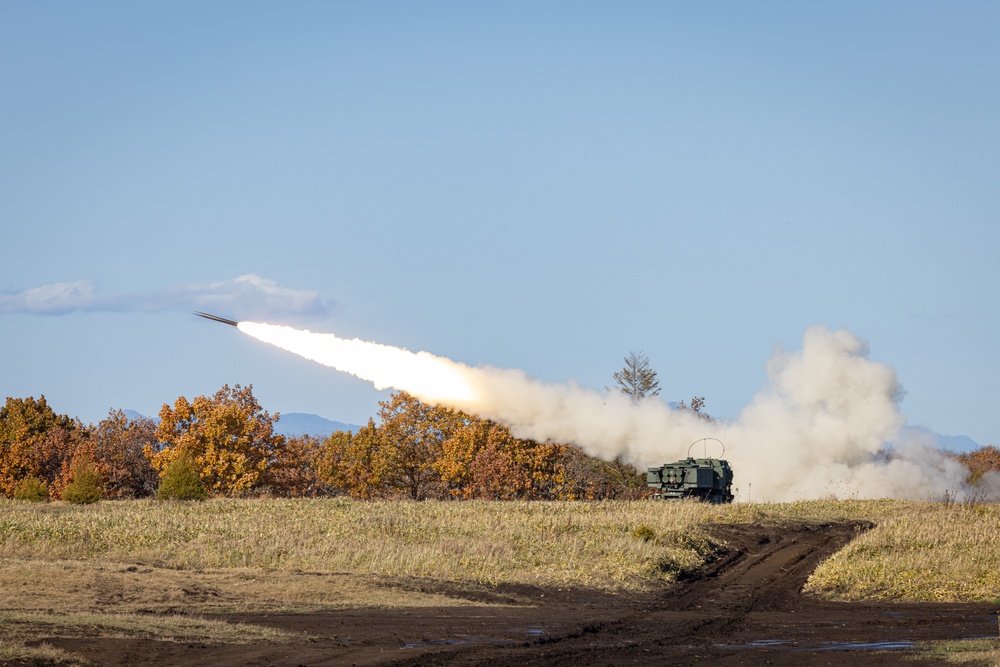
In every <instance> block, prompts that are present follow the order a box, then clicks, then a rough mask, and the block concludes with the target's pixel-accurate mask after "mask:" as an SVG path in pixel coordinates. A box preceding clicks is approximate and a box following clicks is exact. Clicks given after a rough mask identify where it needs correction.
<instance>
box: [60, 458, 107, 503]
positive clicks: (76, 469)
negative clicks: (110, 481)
mask: <svg viewBox="0 0 1000 667" xmlns="http://www.w3.org/2000/svg"><path fill="white" fill-rule="evenodd" d="M71 471H72V472H71V477H70V482H69V484H67V485H66V488H65V489H63V492H62V499H63V500H65V501H66V502H68V503H73V504H74V505H88V504H90V503H96V502H97V501H98V500H100V499H101V498H102V497H103V496H104V489H102V488H101V475H100V473H98V472H97V469H96V468H95V467H94V464H92V463H91V462H90V461H80V462H75V463H73V467H72V468H71Z"/></svg>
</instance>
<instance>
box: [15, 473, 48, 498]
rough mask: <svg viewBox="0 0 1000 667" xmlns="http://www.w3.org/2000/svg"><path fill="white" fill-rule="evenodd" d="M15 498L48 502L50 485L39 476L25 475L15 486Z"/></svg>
mask: <svg viewBox="0 0 1000 667" xmlns="http://www.w3.org/2000/svg"><path fill="white" fill-rule="evenodd" d="M14 498H15V499H17V500H27V501H30V502H33V503H43V502H48V500H49V485H48V484H46V483H45V482H43V481H42V480H40V479H38V478H37V477H25V478H24V479H22V480H21V481H20V482H18V483H17V486H16V487H14Z"/></svg>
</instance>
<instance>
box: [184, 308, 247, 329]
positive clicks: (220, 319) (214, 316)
mask: <svg viewBox="0 0 1000 667" xmlns="http://www.w3.org/2000/svg"><path fill="white" fill-rule="evenodd" d="M194 314H195V315H197V316H198V317H204V318H205V319H206V320H215V321H216V322H222V323H223V324H228V325H229V326H231V327H235V326H236V325H237V324H239V322H233V321H232V320H227V319H226V318H224V317H219V316H218V315H209V314H208V313H200V312H198V311H197V310H196V311H194Z"/></svg>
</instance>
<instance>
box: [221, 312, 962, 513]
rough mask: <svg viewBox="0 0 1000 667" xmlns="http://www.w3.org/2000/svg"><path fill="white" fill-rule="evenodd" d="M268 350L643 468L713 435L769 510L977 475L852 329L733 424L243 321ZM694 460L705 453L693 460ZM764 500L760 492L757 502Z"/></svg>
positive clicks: (776, 362) (774, 375) (827, 340)
mask: <svg viewBox="0 0 1000 667" xmlns="http://www.w3.org/2000/svg"><path fill="white" fill-rule="evenodd" d="M239 329H240V330H241V331H243V332H244V333H247V334H249V335H251V336H253V337H255V338H257V339H259V340H262V341H264V342H266V343H270V344H272V345H275V346H277V347H280V348H282V349H285V350H288V351H290V352H294V353H295V354H298V355H300V356H303V357H305V358H307V359H311V360H313V361H316V362H319V363H321V364H324V365H327V366H330V367H332V368H335V369H337V370H340V371H343V372H346V373H350V374H352V375H355V376H357V377H360V378H362V379H365V380H368V381H370V382H372V383H373V384H374V385H375V387H376V388H378V389H385V388H389V387H392V388H395V389H400V390H403V391H406V392H408V393H410V394H412V395H414V396H416V397H417V398H420V399H421V400H423V401H425V402H428V403H436V404H442V405H447V406H449V407H452V408H456V409H459V410H464V411H466V412H469V413H471V414H477V415H479V416H481V417H484V418H487V419H492V420H495V421H498V422H502V423H504V424H507V425H508V426H509V427H510V428H511V431H512V432H513V433H514V434H515V435H516V436H518V437H521V438H531V439H534V440H539V441H545V440H552V441H557V442H565V443H573V444H576V445H578V446H580V447H582V448H583V449H584V450H585V451H586V452H587V453H589V454H591V455H594V456H599V457H602V458H606V459H610V458H614V457H616V456H620V457H622V458H623V459H624V460H626V461H628V462H631V463H634V464H635V465H636V466H637V467H638V468H639V469H640V470H642V469H644V468H645V467H647V466H652V465H661V464H663V463H667V462H669V461H673V460H676V459H679V458H683V457H684V456H685V455H686V454H687V451H688V446H689V445H690V444H691V443H692V442H694V441H696V440H698V439H700V438H704V437H715V438H719V439H720V440H724V441H725V442H726V448H727V451H726V456H727V458H728V459H729V461H730V462H731V463H732V465H733V469H734V471H735V474H736V481H735V486H736V487H738V488H739V490H740V493H739V496H741V497H743V498H744V499H752V500H755V501H765V500H796V499H807V498H818V497H824V496H829V495H836V496H839V497H844V496H851V497H858V498H881V497H892V498H917V499H930V498H940V497H943V495H944V494H945V493H950V494H958V495H959V496H961V494H962V493H963V492H965V491H967V489H966V488H965V484H964V481H963V480H964V479H965V476H966V474H967V471H966V470H965V468H964V467H963V466H961V465H960V464H958V463H957V462H956V461H954V460H952V459H950V458H947V457H946V456H944V455H943V454H942V453H941V452H939V451H938V450H936V449H934V448H932V447H928V446H926V445H920V444H919V443H901V444H899V445H898V446H896V447H894V448H893V450H892V453H891V454H890V455H887V454H886V450H885V449H884V446H885V443H886V442H891V441H893V440H894V439H895V438H896V437H897V436H898V434H899V432H900V429H901V427H902V426H903V424H904V420H903V417H902V416H901V414H900V412H899V401H900V399H901V397H902V393H903V392H902V390H901V388H900V386H899V383H898V381H897V379H896V374H895V371H894V370H893V369H892V368H891V367H889V366H887V365H885V364H881V363H878V362H874V361H871V360H870V359H868V349H867V346H866V345H865V344H864V343H863V342H862V341H861V340H860V339H858V338H857V337H856V336H855V335H854V334H852V333H850V332H849V331H846V330H840V331H830V330H828V329H826V328H824V327H813V328H810V329H809V330H808V331H807V332H806V334H805V337H804V339H803V346H802V349H801V350H800V351H797V352H793V353H786V352H781V351H779V352H778V353H776V354H775V356H774V357H773V358H772V359H771V361H770V362H769V363H768V367H767V371H768V377H769V383H768V386H767V387H765V388H764V389H763V390H761V391H760V392H759V393H758V394H757V396H755V397H754V399H753V401H752V402H751V403H750V405H749V406H747V407H746V408H745V409H744V410H743V411H742V413H741V414H740V416H739V417H738V418H737V419H736V420H735V421H733V422H707V421H705V420H703V419H701V418H699V417H698V416H696V415H694V414H693V413H691V412H690V411H677V410H673V409H671V408H670V407H668V406H667V405H666V404H665V403H663V402H662V401H660V400H658V399H655V398H653V399H644V400H642V401H639V402H638V403H635V402H633V401H632V400H630V399H629V398H628V397H627V396H625V395H623V394H621V393H620V392H616V391H608V392H604V393H599V392H595V391H593V390H590V389H587V388H584V387H580V386H578V385H576V384H574V383H569V384H550V383H545V382H541V381H538V380H535V379H532V378H530V377H528V376H527V375H526V374H525V373H524V372H523V371H520V370H509V369H498V368H491V367H486V366H480V367H476V368H472V367H469V366H466V365H464V364H461V363H457V362H454V361H451V360H449V359H444V358H441V357H436V356H434V355H432V354H429V353H427V352H418V353H413V352H409V351H408V350H403V349H400V348H395V347H390V346H386V345H380V344H377V343H370V342H365V341H361V340H357V339H354V340H345V339H342V338H338V337H337V336H334V335H333V334H321V333H312V332H309V331H302V330H297V329H292V328H290V327H284V326H275V325H269V324H259V323H254V322H240V323H239ZM692 454H693V455H698V454H696V453H694V452H692ZM751 490H752V493H750V491H751Z"/></svg>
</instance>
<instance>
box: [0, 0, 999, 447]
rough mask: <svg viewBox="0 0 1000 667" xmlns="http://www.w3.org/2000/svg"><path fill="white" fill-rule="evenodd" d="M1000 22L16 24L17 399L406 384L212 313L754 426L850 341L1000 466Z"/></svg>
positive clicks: (288, 15) (543, 9) (662, 7)
mask: <svg viewBox="0 0 1000 667" xmlns="http://www.w3.org/2000/svg"><path fill="white" fill-rule="evenodd" d="M997 34H1000V5H997V4H996V3H994V2H960V3H942V2H919V1H910V0H907V1H905V2H837V3H802V2H765V3H746V2H735V1H734V2H685V3H672V2H649V3H645V2H616V3H610V2H609V3H588V2H566V3H562V2H547V3H546V2H543V3H536V2H531V3H517V2H505V3H492V4H487V3H460V2H454V3H448V2H421V3H413V2H364V3H362V2H354V3H349V2H339V3H329V2H297V3H265V2H242V1H241V2H212V3H201V2H198V3H196V2H170V3H130V2H96V1H95V2H87V3H75V2H5V3H3V4H0V90H3V93H2V99H3V104H0V146H2V150H0V231H2V236H0V246H2V249H3V252H2V257H3V260H2V263H0V346H2V349H3V351H4V353H3V356H2V361H0V390H2V391H3V392H4V395H5V396H17V397H22V396H29V395H33V396H37V395H39V394H45V395H46V397H47V398H48V399H49V402H50V403H51V404H52V405H53V407H54V408H55V409H56V410H57V411H59V412H63V413H68V414H70V415H72V416H78V417H80V418H81V419H82V420H83V421H85V422H89V421H97V420H99V419H101V418H103V417H104V416H106V415H107V412H108V410H109V409H110V408H131V409H135V410H138V411H140V412H144V413H146V414H155V413H156V412H157V411H158V410H159V407H160V406H161V405H162V404H163V403H165V402H170V403H172V402H173V401H174V400H175V399H176V398H177V397H178V396H180V395H184V396H188V397H193V396H196V395H198V394H207V393H212V392H214V391H216V390H217V389H219V388H220V387H221V386H222V384H224V383H229V384H236V383H240V384H244V385H246V384H253V386H254V393H255V395H256V396H257V397H258V399H259V400H260V402H261V403H262V404H263V406H264V407H265V408H266V409H268V410H270V411H271V412H276V411H277V412H313V413H317V414H320V415H322V416H324V417H327V418H330V419H335V420H339V421H346V422H352V423H364V421H366V420H367V418H368V416H370V415H374V414H375V412H376V411H377V409H378V405H377V402H378V400H380V399H383V398H385V396H386V394H385V393H380V392H376V391H375V390H374V389H372V388H371V387H370V385H368V384H367V383H364V382H361V381H359V380H356V379H353V378H351V377H348V376H343V375H340V374H338V373H336V372H333V371H331V370H330V369H327V368H324V367H320V366H316V365H313V364H310V363H309V362H307V361H304V360H302V359H299V358H296V357H292V356H291V355H289V354H287V353H284V352H281V351H280V350H276V349H270V348H268V347H266V346H264V345H262V344H260V343H258V342H256V341H254V340H252V339H249V338H248V337H245V336H241V335H240V334H239V333H238V332H236V331H234V330H231V329H228V328H226V327H221V326H218V325H214V324H211V323H209V322H206V321H205V320H201V319H198V318H196V317H194V316H192V315H191V312H190V311H191V310H193V309H199V310H208V311H209V312H214V313H218V314H219V315H223V316H225V317H230V318H234V319H263V320H267V321H272V322H280V323H284V324H292V325H295V326H303V327H307V328H310V329H312V330H317V331H329V332H334V333H337V334H339V335H341V336H348V337H353V336H358V337H361V338H364V339H367V340H375V341H378V342H382V343H387V344H391V345H398V346H402V347H406V348H408V349H411V350H427V351H429V352H433V353H434V354H437V355H441V356H446V357H450V358H453V359H456V360H458V361H462V362H464V363H467V364H472V365H476V364H489V365H493V366H501V367H513V368H523V369H525V370H526V371H527V372H528V373H529V374H530V375H532V376H535V377H537V378H540V379H543V380H547V381H553V382H561V381H566V380H575V381H577V382H578V383H580V384H582V385H584V386H590V387H593V388H598V389H599V388H601V387H603V386H605V385H608V384H611V374H612V373H613V372H614V371H616V370H618V369H619V368H620V367H621V365H622V358H623V357H624V356H625V354H627V353H628V352H629V351H630V350H643V351H645V353H646V354H647V355H648V356H649V359H650V361H651V363H652V365H653V367H654V368H655V369H656V370H657V371H658V372H659V374H660V378H661V384H662V386H663V394H662V395H663V397H664V398H665V399H667V400H680V399H688V398H690V397H691V396H692V395H699V396H705V397H706V400H707V409H708V411H709V412H710V413H712V414H714V415H721V416H727V417H735V416H736V415H737V414H738V412H739V410H740V409H741V407H742V406H744V405H746V404H747V403H748V402H749V401H750V400H751V399H752V397H753V395H754V394H755V392H756V391H757V390H758V389H760V388H761V387H762V385H763V384H764V382H765V380H766V373H765V366H766V363H767V360H768V358H769V357H770V356H771V355H772V353H773V351H774V349H775V346H776V345H781V346H784V347H786V348H789V349H794V348H797V347H799V345H800V344H801V338H802V335H803V333H804V332H805V330H806V328H807V327H809V326H810V325H813V324H824V325H827V326H830V327H832V328H841V327H844V328H848V329H850V330H851V331H853V332H855V333H856V334H857V335H859V336H861V337H862V338H863V339H865V340H867V341H868V342H869V344H870V349H871V357H872V358H873V359H876V360H878V361H881V362H885V363H888V364H891V365H892V366H893V367H894V368H895V369H896V371H897V373H898V375H899V379H900V381H901V383H902V385H903V386H904V387H905V389H906V391H907V395H906V397H905V399H904V401H903V404H902V408H903V413H904V414H905V415H906V417H907V418H908V419H909V421H910V422H911V423H913V424H919V425H923V426H925V427H928V428H931V429H933V430H935V431H938V432H940V433H945V434H951V435H955V434H964V435H968V436H970V437H972V438H974V439H976V440H977V441H979V442H980V443H982V444H1000V427H998V424H997V420H996V418H995V414H996V410H997V406H998V405H1000V390H998V382H997V378H998V377H1000V363H998V359H1000V355H998V351H997V343H996V335H995V334H992V335H991V334H989V332H990V331H994V332H995V331H996V330H997V329H998V324H1000V322H998V317H1000V308H998V305H1000V303H998V301H1000V298H998V296H997V293H998V290H997V286H998V285H1000V269H998V265H997V261H996V258H997V248H998V247H1000V231H998V229H1000V225H998V212H1000V188H998V187H997V183H998V182H1000V179H998V176H1000V132H998V127H1000V124H998V121H997V119H998V118H1000V85H998V84H1000V42H998V40H997V39H996V35H997Z"/></svg>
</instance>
